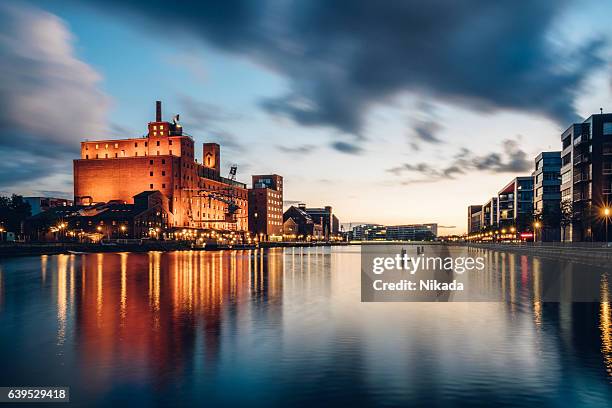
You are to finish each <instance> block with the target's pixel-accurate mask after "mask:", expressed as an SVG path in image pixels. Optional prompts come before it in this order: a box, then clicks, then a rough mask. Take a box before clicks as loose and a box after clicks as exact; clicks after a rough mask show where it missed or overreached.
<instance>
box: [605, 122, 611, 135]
mask: <svg viewBox="0 0 612 408" xmlns="http://www.w3.org/2000/svg"><path fill="white" fill-rule="evenodd" d="M603 134H604V135H606V136H612V122H604V124H603Z"/></svg>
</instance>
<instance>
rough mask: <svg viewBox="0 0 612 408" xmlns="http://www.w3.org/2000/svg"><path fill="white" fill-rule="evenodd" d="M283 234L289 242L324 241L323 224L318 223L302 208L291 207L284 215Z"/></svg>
mask: <svg viewBox="0 0 612 408" xmlns="http://www.w3.org/2000/svg"><path fill="white" fill-rule="evenodd" d="M283 233H284V235H285V236H286V239H288V240H301V241H311V240H322V239H324V238H325V234H324V228H323V224H321V222H316V221H315V220H314V219H313V218H312V217H311V216H310V214H308V213H307V212H306V211H304V209H303V208H302V207H296V206H293V205H292V206H291V207H289V208H288V209H287V211H285V213H284V214H283Z"/></svg>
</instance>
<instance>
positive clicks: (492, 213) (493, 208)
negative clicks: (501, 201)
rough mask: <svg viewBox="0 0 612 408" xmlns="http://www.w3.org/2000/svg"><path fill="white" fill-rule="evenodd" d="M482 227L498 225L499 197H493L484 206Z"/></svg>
mask: <svg viewBox="0 0 612 408" xmlns="http://www.w3.org/2000/svg"><path fill="white" fill-rule="evenodd" d="M480 214H481V215H480V228H489V227H494V226H496V225H497V197H491V199H490V200H489V201H487V202H486V203H485V204H484V205H483V206H482V211H481V213H480Z"/></svg>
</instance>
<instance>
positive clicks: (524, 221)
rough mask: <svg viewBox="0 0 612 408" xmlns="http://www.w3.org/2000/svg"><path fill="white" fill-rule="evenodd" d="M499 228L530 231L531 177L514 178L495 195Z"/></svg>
mask: <svg viewBox="0 0 612 408" xmlns="http://www.w3.org/2000/svg"><path fill="white" fill-rule="evenodd" d="M497 200H498V208H497V219H498V220H499V222H498V224H499V226H500V227H511V226H514V227H515V228H516V229H517V230H518V232H523V231H527V230H531V229H532V224H533V177H531V176H526V177H516V178H514V179H512V181H510V182H509V183H508V184H507V185H506V186H505V187H504V188H502V189H501V190H500V191H499V193H498V194H497Z"/></svg>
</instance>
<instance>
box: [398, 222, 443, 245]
mask: <svg viewBox="0 0 612 408" xmlns="http://www.w3.org/2000/svg"><path fill="white" fill-rule="evenodd" d="M437 235H438V224H410V225H387V227H386V239H387V241H429V240H433V239H435V238H436V237H437Z"/></svg>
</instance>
